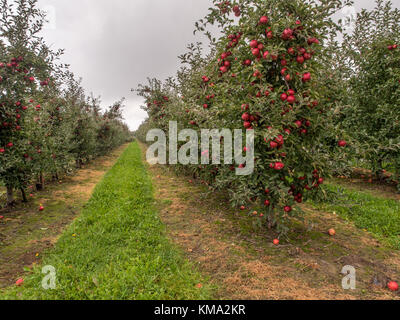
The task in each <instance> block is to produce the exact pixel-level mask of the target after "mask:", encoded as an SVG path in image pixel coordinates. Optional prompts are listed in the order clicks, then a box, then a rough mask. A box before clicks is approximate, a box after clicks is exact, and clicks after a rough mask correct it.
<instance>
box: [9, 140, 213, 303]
mask: <svg viewBox="0 0 400 320" xmlns="http://www.w3.org/2000/svg"><path fill="white" fill-rule="evenodd" d="M42 265H43V266H44V265H51V266H54V267H55V269H56V272H57V288H56V289H55V290H44V289H42V288H41V285H40V284H41V281H42V278H43V275H42V274H41V266H37V267H35V268H34V269H33V270H32V272H31V273H30V274H29V275H28V276H27V277H26V278H25V282H24V284H23V286H21V287H13V288H11V289H7V290H6V291H3V293H2V295H1V298H4V299H8V298H22V299H202V298H209V297H210V296H209V290H208V288H207V286H200V285H199V284H200V283H201V282H202V281H203V280H202V277H201V276H200V274H199V273H197V272H196V271H193V270H194V268H193V266H192V265H191V264H190V263H188V262H187V261H185V260H184V259H183V258H182V256H181V254H180V252H179V251H178V250H177V249H176V248H175V247H174V246H172V245H171V243H170V242H169V240H168V239H167V238H166V236H165V232H164V226H163V224H162V223H161V221H160V218H159V216H158V213H157V210H156V209H155V208H154V198H153V190H152V185H151V182H150V180H149V177H148V175H147V172H146V170H145V168H144V165H143V163H142V159H141V152H140V149H139V147H138V145H137V144H136V143H133V144H131V145H130V146H129V147H128V148H127V149H126V150H125V152H124V153H123V155H122V156H121V158H120V159H119V160H118V161H117V163H116V164H115V165H114V166H113V168H112V169H111V170H110V171H109V172H108V173H107V174H106V176H105V177H104V179H103V180H102V181H101V182H100V183H99V184H98V185H97V186H96V188H95V190H94V193H93V195H92V197H91V199H90V201H89V202H88V203H87V205H86V206H85V208H84V210H83V211H82V213H81V215H80V216H79V217H78V218H77V219H76V220H75V221H74V222H73V224H72V225H71V226H70V227H69V228H68V229H67V230H66V231H65V232H64V233H63V235H62V236H61V237H60V239H59V240H58V242H57V244H56V246H55V248H54V249H52V250H50V252H49V253H48V254H46V255H45V256H44V258H43V262H42Z"/></svg>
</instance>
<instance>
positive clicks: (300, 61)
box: [296, 56, 305, 64]
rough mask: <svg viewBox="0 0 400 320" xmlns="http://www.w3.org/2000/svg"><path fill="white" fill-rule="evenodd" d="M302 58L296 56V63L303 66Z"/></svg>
mask: <svg viewBox="0 0 400 320" xmlns="http://www.w3.org/2000/svg"><path fill="white" fill-rule="evenodd" d="M304 60H305V59H304V57H303V56H298V57H297V58H296V61H297V62H298V63H299V64H303V63H304Z"/></svg>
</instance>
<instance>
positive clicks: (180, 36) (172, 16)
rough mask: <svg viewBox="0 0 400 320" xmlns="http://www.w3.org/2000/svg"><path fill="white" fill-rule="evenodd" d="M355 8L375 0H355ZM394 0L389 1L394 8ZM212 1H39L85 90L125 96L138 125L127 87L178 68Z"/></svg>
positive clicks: (111, 97) (136, 102) (135, 102)
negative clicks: (198, 23)
mask: <svg viewBox="0 0 400 320" xmlns="http://www.w3.org/2000/svg"><path fill="white" fill-rule="evenodd" d="M355 2H356V5H355V10H357V11H359V10H360V8H362V7H366V8H372V7H373V6H374V0H362V1H360V0H356V1H355ZM398 2H399V1H394V3H396V6H397V7H400V4H398ZM210 4H211V0H113V1H110V0H79V1H78V0H39V6H40V7H41V8H42V9H44V10H46V11H47V12H48V16H49V20H50V24H49V25H48V26H47V27H46V30H45V31H44V34H43V35H44V37H45V39H46V41H47V42H48V43H49V44H51V45H52V47H53V49H58V48H63V49H65V50H66V53H65V55H64V56H63V58H62V60H63V62H64V63H68V64H70V65H71V70H72V71H73V72H74V73H75V74H76V76H77V77H82V78H83V87H84V88H85V89H86V93H87V94H90V92H93V93H94V94H95V95H101V96H102V106H103V107H106V106H108V105H110V104H112V102H114V101H116V100H118V99H120V98H121V97H125V98H126V99H127V100H126V110H125V113H124V116H125V119H126V122H127V123H128V125H129V126H130V128H131V129H132V130H135V129H137V127H138V126H139V125H140V123H141V122H142V121H143V120H144V119H145V118H146V114H145V112H144V111H143V110H141V109H140V104H141V99H140V98H138V97H137V96H135V93H134V92H131V91H130V89H131V88H136V87H137V85H138V84H139V83H144V82H145V81H146V77H157V78H159V79H165V78H166V77H168V76H171V75H174V74H175V72H176V70H177V68H178V67H179V60H178V58H177V57H178V55H180V54H182V53H184V52H185V48H186V45H187V44H188V43H191V42H196V41H198V40H199V38H197V37H195V36H193V29H194V23H195V21H197V20H198V19H200V18H202V17H204V16H205V15H206V14H207V9H208V8H209V7H210Z"/></svg>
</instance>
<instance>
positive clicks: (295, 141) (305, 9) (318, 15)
mask: <svg viewBox="0 0 400 320" xmlns="http://www.w3.org/2000/svg"><path fill="white" fill-rule="evenodd" d="M213 2H214V4H215V7H213V8H211V9H210V13H209V15H207V17H205V19H203V20H201V21H200V22H199V23H197V24H196V26H197V31H205V32H206V34H207V35H210V34H209V33H207V31H206V28H207V26H208V25H209V24H215V25H218V26H219V31H220V32H221V38H220V39H218V40H215V39H212V38H211V37H210V40H211V52H210V53H209V54H208V55H205V56H204V55H203V51H202V46H201V45H200V44H197V45H191V46H189V47H188V49H189V52H188V53H187V54H184V55H182V56H181V60H182V63H183V64H184V66H183V67H182V69H181V70H180V71H179V72H178V74H177V76H176V77H175V78H171V79H168V81H167V82H166V83H165V84H164V85H162V84H161V83H160V82H159V81H157V80H150V82H149V85H147V86H140V87H139V94H140V95H141V96H143V97H144V98H145V100H146V106H145V107H144V109H145V110H146V111H147V112H148V114H149V120H148V121H147V122H146V123H145V124H144V126H143V127H142V128H140V129H139V130H138V133H137V135H138V136H141V137H142V138H143V136H144V133H145V130H146V129H147V128H152V127H156V128H159V129H163V130H164V131H167V130H166V129H167V128H168V122H169V121H171V120H175V121H178V123H179V129H183V128H186V127H188V128H192V129H195V130H200V129H204V128H207V129H215V128H219V129H222V128H227V129H240V128H243V127H244V128H245V129H247V130H254V131H255V136H256V141H255V148H256V149H255V156H256V159H257V160H256V167H255V172H254V174H253V175H251V176H248V177H240V176H237V175H236V174H235V168H237V167H238V166H240V165H242V164H241V163H236V164H234V165H233V166H232V165H219V166H214V165H208V166H199V165H191V166H184V167H182V166H177V169H178V170H180V171H186V172H190V173H191V174H193V175H194V176H195V177H196V178H199V179H201V180H203V181H205V182H206V183H208V184H209V185H210V187H211V188H214V189H219V190H224V191H226V192H228V193H229V195H230V199H231V200H232V203H233V205H234V206H240V205H246V204H248V203H251V202H256V203H258V204H260V205H261V206H263V207H264V211H265V213H266V214H265V216H264V217H265V221H264V222H265V223H266V224H268V225H275V224H278V226H279V228H280V229H281V230H282V231H285V227H284V221H285V219H286V218H287V217H288V216H292V215H296V213H298V212H299V210H292V208H294V206H295V204H296V203H297V202H299V203H301V202H302V201H303V199H306V198H307V197H308V195H309V194H312V193H314V192H318V190H319V187H320V184H322V183H323V178H322V177H323V176H324V175H325V174H327V173H329V170H327V165H328V164H329V160H330V159H329V154H327V153H325V152H324V149H323V148H322V147H321V146H322V145H325V144H326V140H327V132H334V131H335V128H334V127H333V124H332V121H331V117H330V116H329V112H330V111H331V109H332V103H330V102H329V99H330V98H331V97H330V95H329V94H330V93H328V92H325V91H324V90H323V88H322V87H321V86H320V85H319V80H320V79H321V78H323V77H325V74H324V72H323V64H322V63H321V61H322V60H323V57H324V55H326V50H325V47H324V46H323V45H324V43H326V42H327V41H328V40H329V39H331V38H332V36H333V35H334V34H335V32H336V31H337V30H339V28H338V26H336V24H335V23H334V22H333V21H332V16H333V15H334V14H335V12H336V11H337V10H340V9H341V8H342V7H343V6H344V5H345V4H346V3H345V2H344V1H323V2H318V3H316V2H314V1H290V2H289V1H278V0H270V1H255V0H242V1H235V2H231V1H225V2H223V3H219V2H218V1H213ZM238 12H240V14H238ZM233 13H235V15H236V17H237V18H232V15H233ZM263 16H265V17H267V18H263V19H264V20H265V21H263V22H261V20H260V19H261V18H262V17H263ZM333 138H334V139H335V138H337V137H333ZM332 148H334V149H335V150H336V151H339V148H338V140H333V142H332ZM199 152H200V151H199ZM339 152H340V151H339ZM222 161H223V159H222ZM276 163H278V164H281V165H282V166H284V168H283V169H281V170H277V169H276V168H274V164H276ZM266 189H268V190H269V192H268V193H267V192H266ZM266 201H267V202H266ZM268 201H269V202H268ZM264 203H269V204H267V205H265V206H264Z"/></svg>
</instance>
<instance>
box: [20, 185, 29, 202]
mask: <svg viewBox="0 0 400 320" xmlns="http://www.w3.org/2000/svg"><path fill="white" fill-rule="evenodd" d="M20 190H21V195H22V201H23V202H28V199H27V198H26V193H25V190H24V188H22V187H21V188H20Z"/></svg>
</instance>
